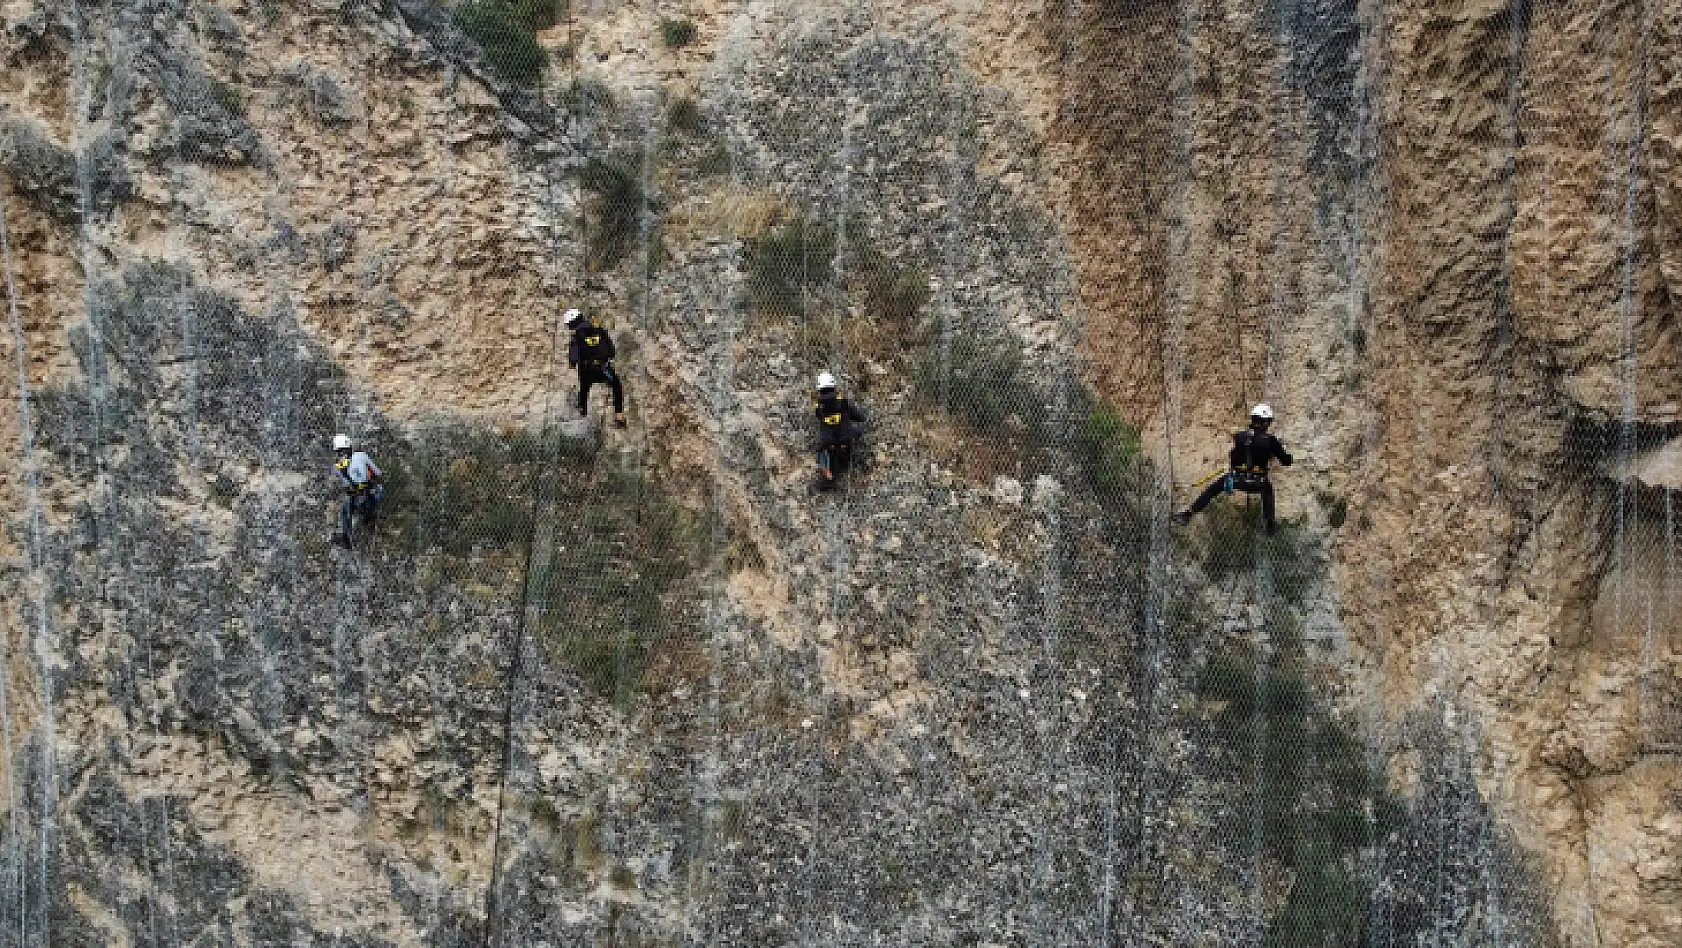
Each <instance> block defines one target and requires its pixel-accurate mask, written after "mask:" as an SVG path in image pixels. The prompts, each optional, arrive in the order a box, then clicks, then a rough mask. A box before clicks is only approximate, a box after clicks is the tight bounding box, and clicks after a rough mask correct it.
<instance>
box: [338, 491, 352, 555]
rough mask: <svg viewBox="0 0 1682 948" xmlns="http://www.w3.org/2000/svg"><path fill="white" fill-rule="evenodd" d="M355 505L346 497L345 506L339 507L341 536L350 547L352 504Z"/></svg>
mask: <svg viewBox="0 0 1682 948" xmlns="http://www.w3.org/2000/svg"><path fill="white" fill-rule="evenodd" d="M353 503H355V501H353V500H352V499H351V498H349V497H346V498H345V502H344V504H342V505H341V506H340V507H339V536H342V537H344V538H345V545H346V546H349V545H350V521H351V504H353Z"/></svg>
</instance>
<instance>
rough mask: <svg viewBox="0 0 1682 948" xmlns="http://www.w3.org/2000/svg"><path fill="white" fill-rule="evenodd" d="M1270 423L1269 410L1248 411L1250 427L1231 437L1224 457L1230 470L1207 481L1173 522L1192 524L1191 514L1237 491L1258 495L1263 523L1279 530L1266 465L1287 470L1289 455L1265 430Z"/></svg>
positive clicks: (1271, 412)
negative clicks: (1218, 496)
mask: <svg viewBox="0 0 1682 948" xmlns="http://www.w3.org/2000/svg"><path fill="white" fill-rule="evenodd" d="M1272 424H1273V409H1272V408H1270V407H1268V406H1267V405H1257V406H1256V407H1255V408H1252V409H1251V410H1250V427H1248V428H1246V429H1244V430H1243V431H1240V432H1238V433H1236V434H1234V435H1233V436H1232V450H1231V451H1230V452H1228V454H1227V459H1228V461H1229V462H1230V467H1229V468H1228V469H1227V472H1226V474H1225V475H1224V476H1222V477H1217V478H1215V479H1214V480H1213V481H1212V482H1210V484H1209V486H1208V487H1206V488H1204V489H1203V493H1202V494H1200V495H1198V498H1197V500H1195V501H1193V502H1192V505H1191V506H1190V507H1188V508H1187V509H1185V510H1182V511H1180V512H1179V513H1177V514H1175V515H1174V522H1175V523H1177V524H1179V525H1180V526H1182V527H1183V526H1185V525H1186V524H1188V523H1190V522H1191V517H1192V515H1193V514H1195V513H1197V512H1198V511H1200V510H1202V509H1203V508H1205V507H1207V506H1209V502H1210V501H1212V500H1214V499H1215V497H1216V495H1218V494H1230V493H1232V492H1233V491H1235V490H1239V491H1243V492H1244V493H1246V494H1260V495H1261V499H1262V520H1264V521H1265V522H1266V523H1267V532H1268V533H1273V532H1275V531H1277V530H1278V529H1279V523H1278V521H1277V520H1275V519H1274V516H1273V483H1272V482H1271V481H1270V480H1268V477H1267V466H1268V464H1269V463H1270V462H1272V461H1273V460H1274V459H1278V461H1279V463H1280V464H1283V465H1284V466H1286V467H1290V466H1291V455H1290V453H1289V452H1288V451H1286V450H1285V445H1284V444H1282V443H1281V442H1280V441H1279V439H1278V438H1276V437H1274V436H1273V435H1272V434H1269V433H1268V430H1267V429H1268V428H1269V427H1270V426H1271V425H1272Z"/></svg>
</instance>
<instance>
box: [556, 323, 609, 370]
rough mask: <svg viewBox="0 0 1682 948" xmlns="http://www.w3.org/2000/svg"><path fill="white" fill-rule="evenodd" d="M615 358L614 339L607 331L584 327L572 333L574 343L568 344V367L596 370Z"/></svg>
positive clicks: (600, 328) (599, 328)
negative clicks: (587, 367)
mask: <svg viewBox="0 0 1682 948" xmlns="http://www.w3.org/2000/svg"><path fill="white" fill-rule="evenodd" d="M613 356H614V348H613V337H612V336H610V335H608V332H607V330H605V329H603V328H602V327H600V326H591V325H584V326H580V327H578V328H577V329H574V330H573V331H572V341H571V342H570V343H568V344H567V364H568V365H587V366H590V367H592V368H596V367H600V366H603V365H606V364H607V363H609V362H612V361H613Z"/></svg>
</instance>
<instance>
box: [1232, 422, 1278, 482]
mask: <svg viewBox="0 0 1682 948" xmlns="http://www.w3.org/2000/svg"><path fill="white" fill-rule="evenodd" d="M1233 441H1235V442H1236V444H1237V446H1236V447H1235V448H1234V449H1233V457H1232V461H1233V464H1232V475H1233V477H1235V478H1236V479H1237V480H1238V481H1239V483H1243V484H1259V483H1262V482H1264V481H1266V480H1267V462H1268V459H1269V458H1271V457H1272V455H1273V438H1272V436H1271V435H1266V434H1261V433H1260V432H1257V431H1256V430H1255V429H1254V428H1245V429H1244V430H1243V431H1240V432H1238V434H1236V435H1234V436H1233ZM1258 455H1259V456H1258Z"/></svg>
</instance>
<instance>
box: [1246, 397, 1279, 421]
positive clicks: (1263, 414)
mask: <svg viewBox="0 0 1682 948" xmlns="http://www.w3.org/2000/svg"><path fill="white" fill-rule="evenodd" d="M1250 417H1251V418H1260V419H1261V420H1262V421H1272V420H1273V408H1272V407H1271V406H1269V405H1268V404H1267V403H1266V402H1263V403H1262V404H1260V405H1257V406H1256V407H1254V408H1252V409H1250Z"/></svg>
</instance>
